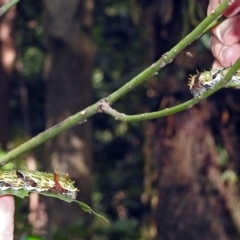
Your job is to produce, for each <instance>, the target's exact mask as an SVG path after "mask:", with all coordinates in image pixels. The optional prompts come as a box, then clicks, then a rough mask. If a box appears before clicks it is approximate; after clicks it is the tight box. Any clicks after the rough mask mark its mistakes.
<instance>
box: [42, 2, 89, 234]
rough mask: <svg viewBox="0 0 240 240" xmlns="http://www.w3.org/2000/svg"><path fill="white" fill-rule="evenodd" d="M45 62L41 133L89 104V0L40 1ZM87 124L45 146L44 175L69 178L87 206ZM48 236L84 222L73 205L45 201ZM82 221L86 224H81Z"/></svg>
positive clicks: (70, 130)
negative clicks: (52, 173)
mask: <svg viewBox="0 0 240 240" xmlns="http://www.w3.org/2000/svg"><path fill="white" fill-rule="evenodd" d="M44 2H45V14H46V15H45V26H46V45H47V51H48V52H47V57H46V64H45V78H46V88H47V98H46V113H47V128H49V127H51V126H53V125H55V124H57V123H59V122H60V121H62V120H64V119H65V118H67V117H69V116H71V115H72V114H74V113H76V112H78V111H79V110H81V109H83V108H84V107H86V106H88V105H89V104H90V103H91V74H92V69H93V62H94V45H93V42H92V39H91V27H92V21H93V19H92V11H93V6H94V5H93V1H92V0H85V1H81V0H74V1H67V0H64V1H57V0H54V1H48V0H45V1H44ZM91 131H92V130H91V125H90V123H89V122H88V123H85V124H84V125H79V126H76V127H74V128H72V129H69V130H67V131H65V132H64V133H62V134H61V135H60V136H58V137H56V138H54V139H53V140H51V141H49V142H48V143H47V145H46V165H47V168H48V169H51V171H53V170H55V169H56V170H57V171H59V172H62V173H67V172H68V173H69V175H70V176H71V178H73V179H74V180H75V181H76V186H78V187H79V189H80V192H79V199H80V200H81V201H83V202H86V203H88V204H89V203H90V201H91V200H90V195H91V190H92V183H91V167H92V159H91V157H92V156H91V151H92V150H91V140H92V132H91ZM48 211H49V219H50V220H49V227H50V230H51V231H54V230H57V229H58V230H59V229H61V230H63V229H65V230H66V229H67V227H68V226H70V225H74V224H76V221H77V220H79V219H80V218H81V217H82V218H84V219H85V220H86V222H87V221H88V220H89V216H88V215H87V214H85V213H83V212H82V211H81V209H79V207H78V206H77V205H75V204H67V203H63V202H61V201H57V200H54V202H53V201H52V200H51V202H50V203H49V204H48ZM87 219H88V220H87Z"/></svg>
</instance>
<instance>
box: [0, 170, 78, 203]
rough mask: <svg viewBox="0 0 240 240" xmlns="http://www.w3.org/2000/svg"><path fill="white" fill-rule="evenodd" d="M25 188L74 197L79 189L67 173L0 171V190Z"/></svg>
mask: <svg viewBox="0 0 240 240" xmlns="http://www.w3.org/2000/svg"><path fill="white" fill-rule="evenodd" d="M7 189H10V190H20V189H23V190H26V191H29V192H52V193H56V194H59V195H63V196H66V197H68V198H70V199H76V197H77V192H78V191H79V190H78V189H77V188H76V187H75V186H74V181H72V180H71V179H70V177H69V175H68V174H66V175H62V174H59V173H58V172H56V171H55V173H45V172H39V171H30V170H12V171H0V191H4V190H7Z"/></svg>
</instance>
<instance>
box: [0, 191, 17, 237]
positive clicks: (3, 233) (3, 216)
mask: <svg viewBox="0 0 240 240" xmlns="http://www.w3.org/2000/svg"><path fill="white" fill-rule="evenodd" d="M14 208H15V205H14V198H13V196H10V195H6V196H2V197H0V240H13V229H14Z"/></svg>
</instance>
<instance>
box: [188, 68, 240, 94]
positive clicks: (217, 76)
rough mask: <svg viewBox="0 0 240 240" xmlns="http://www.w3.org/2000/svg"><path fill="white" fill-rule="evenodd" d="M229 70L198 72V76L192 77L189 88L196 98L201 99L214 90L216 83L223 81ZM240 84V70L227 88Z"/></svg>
mask: <svg viewBox="0 0 240 240" xmlns="http://www.w3.org/2000/svg"><path fill="white" fill-rule="evenodd" d="M229 69H230V67H229V68H219V69H216V70H211V71H205V72H197V74H196V75H194V76H190V78H189V83H188V85H189V88H190V91H191V93H192V94H193V96H194V97H201V96H202V94H203V93H204V92H206V91H207V90H208V89H212V88H213V87H214V85H215V84H216V83H218V82H219V81H220V80H222V79H223V77H224V76H225V75H226V74H227V72H228V71H229ZM237 84H240V69H238V70H237V71H236V72H235V73H234V75H233V76H232V79H231V80H230V82H229V83H228V84H227V87H231V86H234V85H237Z"/></svg>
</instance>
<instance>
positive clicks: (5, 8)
mask: <svg viewBox="0 0 240 240" xmlns="http://www.w3.org/2000/svg"><path fill="white" fill-rule="evenodd" d="M19 1H20V0H10V1H9V2H7V3H5V4H4V5H3V6H2V7H0V17H1V16H2V15H4V14H5V13H6V12H7V11H8V10H9V9H10V8H11V7H13V6H14V5H16V4H17V3H18V2H19Z"/></svg>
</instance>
